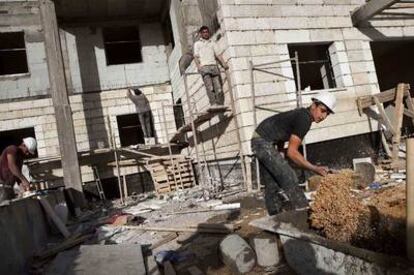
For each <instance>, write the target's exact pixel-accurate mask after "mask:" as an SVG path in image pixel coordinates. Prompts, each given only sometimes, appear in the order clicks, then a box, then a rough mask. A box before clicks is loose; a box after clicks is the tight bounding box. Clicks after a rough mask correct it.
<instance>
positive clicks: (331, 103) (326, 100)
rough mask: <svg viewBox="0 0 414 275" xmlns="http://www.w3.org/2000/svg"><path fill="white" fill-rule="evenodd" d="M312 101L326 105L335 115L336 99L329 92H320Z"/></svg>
mask: <svg viewBox="0 0 414 275" xmlns="http://www.w3.org/2000/svg"><path fill="white" fill-rule="evenodd" d="M312 101H318V102H320V103H322V104H323V105H325V106H326V107H327V108H328V109H329V111H330V112H331V113H335V112H334V111H335V106H336V97H335V96H334V95H333V94H332V93H330V92H327V91H324V92H320V93H319V94H317V95H316V96H315V97H312Z"/></svg>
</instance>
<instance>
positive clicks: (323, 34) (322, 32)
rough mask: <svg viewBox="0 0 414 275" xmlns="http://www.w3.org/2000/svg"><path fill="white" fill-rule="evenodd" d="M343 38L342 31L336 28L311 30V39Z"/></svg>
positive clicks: (333, 39) (330, 39)
mask: <svg viewBox="0 0 414 275" xmlns="http://www.w3.org/2000/svg"><path fill="white" fill-rule="evenodd" d="M338 40H343V36H342V33H341V32H340V31H338V30H335V29H317V30H310V41H312V42H320V41H338Z"/></svg>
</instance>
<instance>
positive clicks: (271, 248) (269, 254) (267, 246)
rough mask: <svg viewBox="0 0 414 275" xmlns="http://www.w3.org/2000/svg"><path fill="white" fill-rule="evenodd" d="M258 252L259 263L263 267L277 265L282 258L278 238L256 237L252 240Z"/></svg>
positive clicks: (253, 246)
mask: <svg viewBox="0 0 414 275" xmlns="http://www.w3.org/2000/svg"><path fill="white" fill-rule="evenodd" d="M251 245H252V248H253V249H254V251H255V252H256V258H257V264H258V265H260V266H263V267H267V266H275V265H277V264H278V263H279V262H280V261H281V258H282V255H281V253H280V251H279V247H278V245H277V240H276V238H261V237H256V238H254V239H253V240H252V241H251Z"/></svg>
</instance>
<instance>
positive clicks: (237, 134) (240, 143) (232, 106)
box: [226, 70, 251, 190]
mask: <svg viewBox="0 0 414 275" xmlns="http://www.w3.org/2000/svg"><path fill="white" fill-rule="evenodd" d="M226 78H227V85H228V86H229V94H230V103H231V110H232V113H233V120H234V127H235V128H236V137H237V145H238V146H239V151H240V166H241V169H242V174H243V182H244V187H245V188H247V190H249V188H251V186H250V187H249V186H247V175H246V166H245V164H246V163H245V159H244V153H243V145H242V142H241V136H240V128H239V122H238V119H237V114H236V105H235V103H234V95H233V85H232V83H231V78H230V73H229V71H228V70H226Z"/></svg>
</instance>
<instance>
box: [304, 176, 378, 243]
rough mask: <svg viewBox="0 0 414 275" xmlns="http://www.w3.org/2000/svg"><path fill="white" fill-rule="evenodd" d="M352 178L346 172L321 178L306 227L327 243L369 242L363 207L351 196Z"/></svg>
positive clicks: (365, 210)
mask: <svg viewBox="0 0 414 275" xmlns="http://www.w3.org/2000/svg"><path fill="white" fill-rule="evenodd" d="M353 184H354V175H353V172H352V171H350V170H343V171H341V172H340V173H338V174H331V175H328V176H326V177H324V178H323V179H322V181H321V184H320V186H319V189H318V192H317V194H316V196H315V200H314V202H313V204H312V205H311V216H310V223H311V226H312V227H313V228H315V229H318V230H320V231H321V233H322V234H323V235H324V236H326V237H327V238H329V239H333V240H337V241H343V242H350V243H357V242H358V241H359V240H361V239H366V238H370V236H372V234H373V229H372V228H371V227H370V226H369V224H370V218H369V217H370V215H369V209H368V207H367V206H365V205H364V204H362V202H361V201H360V200H358V199H357V198H355V197H354V196H353V195H352V193H351V190H350V189H351V187H352V186H353Z"/></svg>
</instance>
